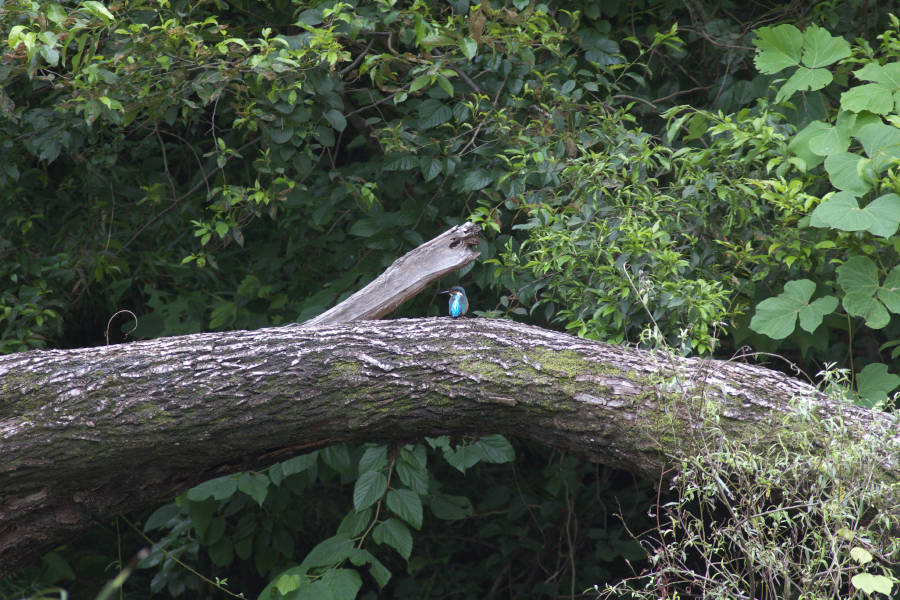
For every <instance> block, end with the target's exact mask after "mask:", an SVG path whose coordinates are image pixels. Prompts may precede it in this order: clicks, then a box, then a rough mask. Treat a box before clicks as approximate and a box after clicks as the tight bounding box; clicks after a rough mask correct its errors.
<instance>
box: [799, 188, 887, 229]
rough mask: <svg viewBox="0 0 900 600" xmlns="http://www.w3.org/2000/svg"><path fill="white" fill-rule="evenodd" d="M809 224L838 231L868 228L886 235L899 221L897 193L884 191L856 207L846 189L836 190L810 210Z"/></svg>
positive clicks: (852, 197) (856, 204)
mask: <svg viewBox="0 0 900 600" xmlns="http://www.w3.org/2000/svg"><path fill="white" fill-rule="evenodd" d="M809 224H810V225H811V226H813V227H831V228H832V229H840V230H841V231H869V232H871V233H873V234H874V235H878V236H881V237H890V236H892V235H893V234H894V233H895V232H896V231H897V227H898V225H900V196H898V195H897V194H885V195H883V196H880V197H878V198H876V199H875V200H873V201H872V202H870V203H869V204H868V206H866V207H865V208H860V207H859V203H858V202H857V200H856V198H855V197H854V195H853V194H851V193H850V192H838V193H836V194H834V195H833V196H832V197H831V198H829V199H828V200H826V201H825V202H823V203H821V204H820V205H818V206H817V207H816V209H815V210H814V211H813V212H812V215H811V218H810V221H809Z"/></svg>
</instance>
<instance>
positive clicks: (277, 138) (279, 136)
mask: <svg viewBox="0 0 900 600" xmlns="http://www.w3.org/2000/svg"><path fill="white" fill-rule="evenodd" d="M265 132H266V133H268V134H269V137H270V138H271V139H272V141H273V142H275V143H276V144H285V143H287V142H289V141H290V140H291V138H292V137H294V128H293V127H282V128H281V129H276V128H275V127H266V128H265Z"/></svg>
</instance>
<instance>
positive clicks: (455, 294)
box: [441, 285, 469, 319]
mask: <svg viewBox="0 0 900 600" xmlns="http://www.w3.org/2000/svg"><path fill="white" fill-rule="evenodd" d="M441 293H442V294H450V316H451V317H453V318H454V319H455V318H456V317H461V316H463V315H464V314H466V311H467V310H469V299H468V298H466V290H464V289H463V287H462V286H461V285H454V286H453V287H452V288H450V289H449V290H443V291H442V292H441Z"/></svg>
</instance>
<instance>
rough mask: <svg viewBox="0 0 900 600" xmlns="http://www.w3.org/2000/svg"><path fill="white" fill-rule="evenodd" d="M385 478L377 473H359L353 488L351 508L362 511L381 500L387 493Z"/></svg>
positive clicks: (382, 474)
mask: <svg viewBox="0 0 900 600" xmlns="http://www.w3.org/2000/svg"><path fill="white" fill-rule="evenodd" d="M387 485H388V484H387V477H385V475H384V473H379V472H378V471H366V472H365V473H361V474H360V476H359V479H357V480H356V485H355V486H354V487H353V508H355V509H356V510H362V509H364V508H368V507H370V506H372V505H373V504H375V503H376V502H378V501H379V500H381V497H382V496H384V493H385V492H386V491H387Z"/></svg>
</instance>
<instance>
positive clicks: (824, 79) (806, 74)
mask: <svg viewBox="0 0 900 600" xmlns="http://www.w3.org/2000/svg"><path fill="white" fill-rule="evenodd" d="M833 79H834V77H833V76H832V74H831V72H830V71H828V70H827V69H807V68H806V67H799V68H798V69H797V70H796V71H795V72H794V74H793V75H791V76H790V77H789V78H788V80H787V81H785V82H784V84H783V85H782V86H781V88H780V89H779V90H778V93H777V94H775V102H783V101H784V100H787V99H789V98H790V97H791V96H793V95H794V93H796V92H805V91H815V90H820V89H822V88H823V87H825V86H826V85H828V84H829V83H831V81H832V80H833Z"/></svg>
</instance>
